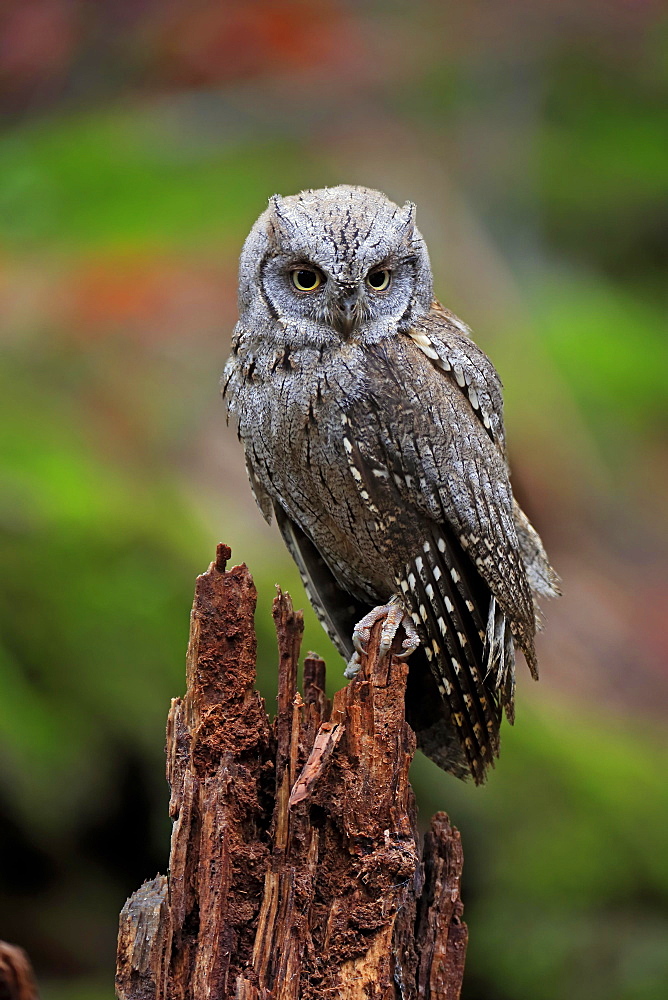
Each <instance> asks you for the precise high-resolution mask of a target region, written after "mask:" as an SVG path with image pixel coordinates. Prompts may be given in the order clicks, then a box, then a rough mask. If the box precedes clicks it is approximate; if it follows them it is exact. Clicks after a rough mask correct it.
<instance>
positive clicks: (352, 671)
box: [343, 653, 362, 681]
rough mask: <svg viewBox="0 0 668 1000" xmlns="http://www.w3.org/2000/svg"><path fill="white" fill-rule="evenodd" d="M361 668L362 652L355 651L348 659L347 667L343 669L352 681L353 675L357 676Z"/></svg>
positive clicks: (344, 674) (347, 677) (345, 675)
mask: <svg viewBox="0 0 668 1000" xmlns="http://www.w3.org/2000/svg"><path fill="white" fill-rule="evenodd" d="M361 669H362V663H361V660H360V654H359V653H353V655H352V656H351V657H350V659H349V660H348V664H347V666H346V669H345V670H344V671H343V676H344V677H345V678H346V680H349V681H351V680H352V679H353V677H357V675H358V673H359V672H360V670H361Z"/></svg>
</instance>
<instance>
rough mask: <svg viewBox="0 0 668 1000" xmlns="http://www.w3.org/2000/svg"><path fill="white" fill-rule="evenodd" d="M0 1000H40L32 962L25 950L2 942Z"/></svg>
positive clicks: (0, 954) (0, 948) (0, 945)
mask: <svg viewBox="0 0 668 1000" xmlns="http://www.w3.org/2000/svg"><path fill="white" fill-rule="evenodd" d="M0 998H2V1000H38V994H37V985H36V983H35V977H34V975H33V971H32V966H31V965H30V960H29V958H28V956H27V955H26V953H25V951H24V950H23V948H19V947H17V945H15V944H8V943H7V941H0Z"/></svg>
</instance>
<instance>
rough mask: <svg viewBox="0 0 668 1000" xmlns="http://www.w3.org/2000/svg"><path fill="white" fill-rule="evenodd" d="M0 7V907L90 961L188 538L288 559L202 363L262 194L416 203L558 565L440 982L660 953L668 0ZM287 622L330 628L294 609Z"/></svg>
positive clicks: (153, 704)
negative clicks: (480, 354) (499, 400)
mask: <svg viewBox="0 0 668 1000" xmlns="http://www.w3.org/2000/svg"><path fill="white" fill-rule="evenodd" d="M2 19H3V25H2V28H1V31H0V106H1V107H2V110H3V112H4V115H3V122H4V125H3V129H2V133H1V135H0V303H1V307H2V314H3V322H2V334H1V335H2V341H3V364H2V369H1V371H0V439H1V441H2V465H1V473H0V474H1V476H2V489H1V490H0V527H1V530H2V545H1V548H0V552H1V556H0V558H1V560H2V580H3V587H2V598H1V604H0V624H1V626H2V640H1V645H0V752H1V754H2V768H1V772H0V838H1V842H2V854H1V856H2V859H3V860H2V864H1V865H0V914H1V916H0V936H3V937H5V938H7V939H9V940H11V941H14V942H17V943H19V944H21V945H23V946H24V947H26V948H27V949H28V950H29V952H30V955H31V957H32V959H33V961H34V964H35V967H36V969H37V972H38V975H39V978H40V983H41V987H42V993H43V997H44V1000H111V998H112V996H113V985H112V977H113V960H114V948H115V934H116V920H117V914H118V911H119V910H120V908H121V906H122V905H123V902H124V901H125V898H126V896H127V895H129V893H130V892H132V891H133V890H134V889H135V888H137V887H138V885H139V884H140V883H141V881H142V880H143V879H145V878H150V877H152V876H153V875H155V873H156V871H158V870H162V871H164V870H165V864H166V859H167V852H168V837H169V825H168V820H167V788H166V785H165V783H164V779H163V758H162V753H163V741H164V722H165V716H166V712H167V709H168V706H169V699H170V697H171V696H173V695H175V694H178V693H180V692H181V691H182V689H183V683H184V653H185V644H186V638H187V626H188V612H189V606H190V602H191V597H192V586H193V578H194V576H195V574H196V573H197V572H199V571H201V570H203V569H204V568H205V567H206V565H207V564H208V562H209V560H210V559H211V557H212V554H213V550H214V546H215V543H216V542H217V541H219V540H222V541H225V542H227V543H229V544H230V545H231V546H232V548H233V555H234V557H235V558H237V559H238V560H244V561H246V562H247V563H248V564H249V566H250V567H251V570H252V572H253V573H254V576H255V579H256V582H257V585H258V588H259V591H260V604H259V610H258V617H257V625H258V633H259V640H260V684H261V688H262V691H263V693H264V694H265V695H266V697H267V699H268V702H269V704H270V706H271V704H272V701H273V697H274V695H275V679H274V675H275V660H276V653H275V648H274V640H273V636H272V629H271V618H270V615H269V605H270V602H271V599H272V596H273V587H274V584H275V583H276V582H280V584H281V585H282V586H283V587H287V588H288V589H290V590H291V592H292V593H293V595H294V597H295V600H296V602H297V604H298V605H301V604H304V602H305V598H304V595H303V592H302V590H301V586H300V584H299V582H298V579H297V576H296V573H295V570H294V569H293V567H292V565H291V564H290V562H289V559H288V557H287V556H286V553H285V552H284V550H283V547H282V545H281V543H280V541H279V539H278V536H277V532H276V531H275V530H274V529H271V528H269V527H267V526H266V525H265V524H264V522H263V521H262V520H261V518H260V515H259V513H258V512H257V510H256V509H255V508H254V506H253V504H252V500H251V499H250V493H249V490H248V487H247V484H246V480H245V475H244V471H243V463H242V457H241V453H240V449H239V448H238V446H237V443H236V439H235V437H234V435H233V433H231V432H229V431H228V430H227V428H226V427H225V421H224V414H223V408H222V404H221V403H220V400H219V397H218V378H219V374H220V372H221V370H222V367H223V364H224V361H225V358H226V355H227V351H228V344H229V337H230V332H231V329H232V326H233V324H234V321H235V285H236V260H237V257H238V253H239V249H240V246H241V243H242V241H243V239H244V237H245V235H246V233H247V231H248V229H249V228H250V226H251V224H252V222H253V221H254V219H255V218H256V217H257V215H258V214H259V213H260V212H261V211H262V210H263V207H264V205H265V204H266V199H267V197H268V196H269V195H271V194H272V193H274V192H275V191H279V192H281V193H283V194H289V193H292V192H295V191H297V190H299V189H300V188H302V187H319V186H322V185H324V184H327V183H339V182H348V183H351V182H352V183H364V184H367V185H369V186H373V187H378V188H381V189H383V190H385V191H386V192H387V193H388V194H389V195H390V196H392V197H394V198H395V199H397V200H401V201H403V200H405V199H407V198H410V199H412V200H414V201H416V202H417V205H418V223H419V225H420V227H421V229H422V231H423V232H424V234H425V236H426V237H427V240H428V243H429V246H430V250H431V254H432V260H433V265H434V271H435V275H436V289H437V292H438V294H439V297H440V298H441V299H442V300H443V301H444V302H445V303H446V304H447V305H448V306H450V307H451V308H452V309H454V310H455V311H456V312H457V313H459V314H460V315H461V316H462V317H463V318H465V319H466V320H467V321H468V322H469V323H470V324H471V325H472V326H473V328H474V330H475V331H476V336H477V339H478V342H479V343H480V344H481V345H482V346H483V347H484V348H485V349H486V350H487V351H488V352H489V354H490V355H491V356H492V358H493V360H494V362H495V364H496V366H497V368H498V369H499V371H500V373H501V376H502V378H503V381H504V383H505V386H506V414H507V425H508V432H509V438H510V447H511V458H512V462H513V470H514V482H515V486H516V491H517V493H518V494H519V496H520V498H521V501H522V503H523V505H524V506H525V507H526V509H527V510H528V511H529V513H530V515H531V516H532V517H533V519H534V521H535V522H536V524H537V525H538V527H539V528H540V530H541V531H542V533H543V536H544V538H545V540H546V543H547V545H548V548H549V550H550V553H551V555H552V557H553V561H554V563H555V565H556V566H557V568H558V570H559V571H560V573H561V574H562V576H563V579H564V590H565V596H564V598H563V599H562V600H561V601H560V602H558V603H554V604H552V605H550V606H549V607H547V608H546V609H545V610H546V618H547V628H546V631H545V633H544V635H543V636H542V637H541V639H540V649H539V652H540V656H541V669H542V675H543V679H542V681H541V683H540V685H537V686H535V685H533V684H532V683H531V681H530V679H529V677H528V673H527V672H526V671H525V670H524V669H523V667H522V666H520V670H519V673H520V676H519V705H518V713H517V715H518V721H517V725H516V727H515V729H514V730H509V729H508V727H506V730H505V733H504V740H503V751H502V756H501V759H500V761H499V763H498V766H497V768H496V771H495V772H494V773H493V774H492V777H491V779H490V781H489V783H488V785H487V786H486V787H485V788H483V789H476V788H471V787H468V786H464V785H462V784H460V783H458V782H456V781H455V780H454V779H451V778H449V777H447V776H445V775H443V774H441V773H440V772H439V771H438V770H437V769H436V768H435V767H433V766H432V765H431V764H430V763H429V762H427V761H426V760H424V759H423V758H421V759H418V760H416V763H415V766H414V781H415V787H416V791H417V795H418V801H419V803H420V808H421V812H422V815H423V817H424V818H426V817H428V816H429V814H430V813H431V812H432V811H434V810H436V809H438V808H446V809H447V810H448V811H449V812H450V814H451V816H452V818H453V820H454V821H455V823H456V824H457V825H458V826H460V828H461V830H462V833H463V837H464V846H465V855H466V871H465V886H464V891H465V899H466V905H467V919H468V922H469V926H470V933H471V944H470V952H469V961H468V972H467V979H466V986H465V993H464V1000H598V998H601V1000H659V998H662V997H664V996H666V995H667V992H668V943H667V942H668V915H667V912H668V907H667V905H666V904H667V903H668V850H667V838H666V828H667V827H668V790H667V782H666V777H667V770H668V769H667V768H666V762H667V757H668V753H667V747H666V741H665V720H666V708H667V706H668V683H667V676H666V675H667V668H666V662H667V653H668V632H667V628H666V621H667V612H666V598H667V597H668V583H667V582H666V581H667V579H668V577H667V575H666V573H665V567H666V558H665V556H666V542H667V532H666V518H665V509H666V499H667V497H666V493H667V490H666V485H667V484H666V479H667V476H666V468H667V464H666V458H667V451H668V449H667V448H666V437H665V431H666V412H667V410H666V403H667V398H666V397H667V395H668V393H667V388H668V356H667V355H668V351H667V348H666V333H667V330H666V306H667V300H666V287H667V285H666V263H667V257H668V254H667V247H668V144H667V143H666V136H667V135H668V51H667V45H666V42H667V41H668V19H667V17H666V11H665V7H664V6H663V5H662V4H660V3H659V2H652V0H644V2H641V0H637V2H632V0H606V2H603V0H591V2H588V3H577V4H576V3H568V2H566V3H564V2H562V0H560V2H557V0H539V2H536V0H534V2H529V0H517V2H512V3H511V2H500V0H470V2H467V3H454V2H449V3H426V2H416V3H411V4H402V3H398V2H392V0H390V2H385V3H376V2H369V3H366V4H352V3H343V2H335V0H326V2H322V3H317V4H314V3H306V2H299V0H292V2H283V0H280V2H270V0H264V2H245V3H241V2H236V3H235V2H230V3H219V2H218V3H214V2H206V0H195V2H192V3H185V2H182V0H170V2H159V0H141V2H130V0H124V2H120V3H119V2H117V0H98V2H97V3H95V4H90V3H85V2H83V0H81V2H76V0H28V2H25V0H22V2H19V0H12V2H8V3H5V4H4V5H3V9H2ZM305 646H306V647H308V648H314V649H316V650H318V651H319V652H321V653H322V654H323V655H325V656H326V657H327V658H328V661H329V664H330V671H329V678H330V684H332V685H333V686H338V685H339V684H340V683H341V670H342V664H341V662H340V660H339V659H338V657H337V656H336V654H335V653H334V652H333V651H332V649H331V647H330V646H329V645H328V643H327V641H326V639H325V636H324V634H323V633H322V631H321V630H320V628H319V626H318V625H317V623H316V621H315V620H314V617H313V615H312V613H311V612H310V611H309V610H307V636H306V640H305Z"/></svg>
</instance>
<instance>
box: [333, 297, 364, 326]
mask: <svg viewBox="0 0 668 1000" xmlns="http://www.w3.org/2000/svg"><path fill="white" fill-rule="evenodd" d="M359 296H360V290H359V288H358V287H357V286H356V285H346V286H345V287H344V288H343V289H342V292H341V294H340V295H339V297H338V299H337V301H336V311H335V314H334V326H335V327H336V329H337V330H338V331H339V333H340V334H341V335H342V336H344V337H349V336H350V334H351V333H352V332H353V330H354V329H355V327H356V326H357V323H358V321H359Z"/></svg>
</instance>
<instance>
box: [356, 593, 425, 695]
mask: <svg viewBox="0 0 668 1000" xmlns="http://www.w3.org/2000/svg"><path fill="white" fill-rule="evenodd" d="M382 619H385V620H384V621H383V629H382V631H381V633H380V646H379V647H378V654H379V656H380V657H381V659H382V657H383V656H386V655H387V653H389V651H390V648H391V646H392V643H393V642H394V637H395V636H396V634H397V632H398V630H399V626H403V629H404V632H405V633H406V638H405V639H404V641H403V642H402V644H401V645H402V648H403V653H398V654H397V656H398V658H399V659H400V660H405V659H406V658H407V657H409V656H410V655H411V653H413V652H415V650H416V649H417V648H418V646H419V645H420V639H419V636H418V634H417V630H416V628H415V625H414V624H413V620H412V619H411V618H410V617H409V615H407V614H406V612H405V611H404V608H403V605H402V604H401V601H400V599H399V598H397V597H392V598H391V599H390V601H389V602H388V603H387V604H381V605H379V606H378V607H377V608H373V610H371V611H370V612H369V613H368V615H365V616H364V618H362V619H361V621H358V623H357V625H356V626H355V628H354V630H353V646H354V647H355V649H356V650H357V653H356V654H354V655H353V657H352V659H351V661H350V663H349V664H348V667H347V668H346V676H348V673H347V671H349V670H351V669H353V668H354V663H353V661H355V657H356V656H357V658H358V659H359V653H366V643H367V642H368V641H369V636H370V635H371V629H372V628H373V626H374V625H375V624H376V622H378V621H381V620H382ZM356 662H357V661H356ZM357 669H359V666H358V668H357ZM352 676H354V674H353V675H352Z"/></svg>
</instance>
